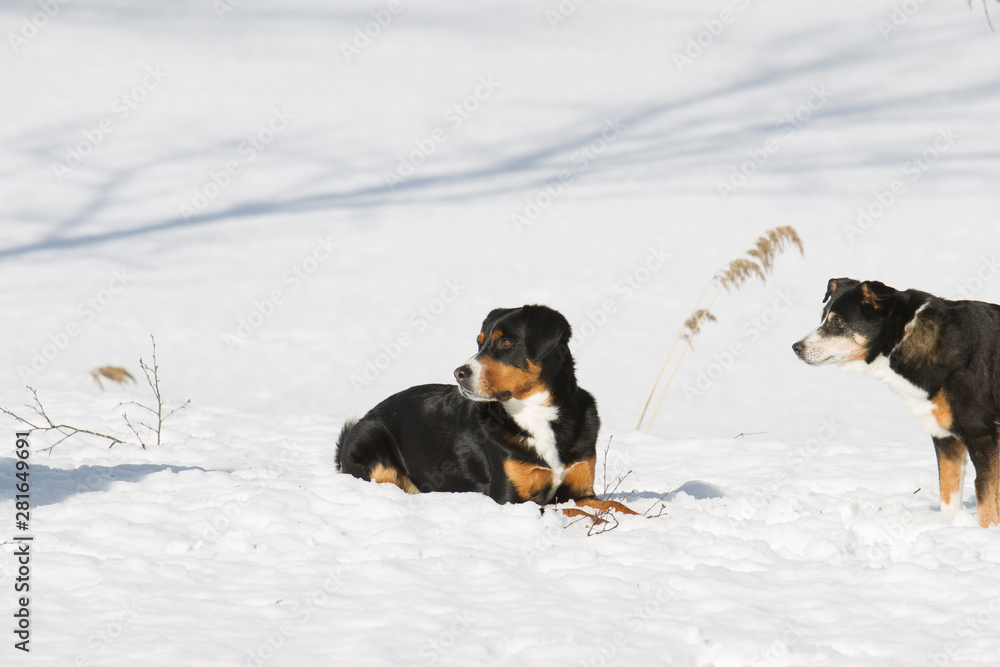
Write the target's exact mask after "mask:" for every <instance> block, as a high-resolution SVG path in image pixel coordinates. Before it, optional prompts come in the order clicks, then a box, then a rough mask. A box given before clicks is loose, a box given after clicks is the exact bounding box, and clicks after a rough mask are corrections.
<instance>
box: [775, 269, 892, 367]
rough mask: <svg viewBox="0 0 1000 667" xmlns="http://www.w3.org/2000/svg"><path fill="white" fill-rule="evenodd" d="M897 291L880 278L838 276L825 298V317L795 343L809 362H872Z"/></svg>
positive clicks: (820, 363)
mask: <svg viewBox="0 0 1000 667" xmlns="http://www.w3.org/2000/svg"><path fill="white" fill-rule="evenodd" d="M896 294H897V292H896V290H894V289H893V288H891V287H888V286H887V285H883V284H882V283H880V282H876V281H864V282H861V281H858V280H853V279H851V278H836V279H833V280H831V281H830V283H829V285H828V286H827V290H826V296H825V297H824V298H823V303H825V304H826V305H825V306H824V307H823V320H822V322H821V323H820V325H819V327H818V328H817V329H816V330H815V331H813V332H812V333H810V334H809V335H808V336H806V337H805V338H803V339H802V340H800V341H799V342H797V343H795V344H794V345H792V349H793V350H794V351H795V354H797V355H799V358H800V359H802V361H804V362H806V363H807V364H811V365H813V366H825V365H827V364H839V365H844V364H847V363H850V362H852V361H863V362H866V363H871V362H872V361H873V360H874V359H875V357H877V356H878V352H877V350H876V348H875V346H874V344H873V343H874V342H875V340H876V339H877V338H879V335H880V334H881V333H882V332H883V331H884V330H885V327H886V323H887V322H888V321H889V316H890V313H891V305H892V301H893V299H894V298H895V297H896Z"/></svg>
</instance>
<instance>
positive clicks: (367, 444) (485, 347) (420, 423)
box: [336, 306, 600, 504]
mask: <svg viewBox="0 0 1000 667" xmlns="http://www.w3.org/2000/svg"><path fill="white" fill-rule="evenodd" d="M501 332H502V336H501V335H500V333H501ZM494 334H496V336H495V335H494ZM571 334H572V332H571V329H570V325H569V323H568V322H567V321H566V319H565V318H564V317H563V316H562V315H560V314H559V313H558V312H556V311H554V310H552V309H550V308H547V307H544V306H524V307H523V308H512V309H498V310H494V311H493V312H491V313H490V314H489V315H488V316H487V318H486V320H485V321H484V322H483V326H482V331H481V336H482V342H481V343H480V345H479V350H478V353H477V354H476V355H475V357H474V358H473V359H474V360H476V363H479V362H484V363H485V362H487V361H489V362H490V363H492V364H497V365H502V366H504V367H508V368H513V369H518V370H519V371H522V372H523V373H529V372H530V371H531V368H532V367H534V368H536V369H540V370H539V372H538V373H537V378H538V382H539V386H540V387H543V388H544V390H547V391H548V392H549V394H550V395H551V405H552V406H553V407H555V408H556V409H557V410H558V417H557V418H556V419H555V420H554V421H552V422H551V427H552V430H553V432H554V434H555V441H556V448H557V450H558V456H559V460H560V462H561V464H562V466H564V467H565V468H569V467H570V466H572V465H573V464H575V463H579V462H581V461H588V460H591V461H592V460H593V459H594V458H595V456H596V442H597V433H598V430H599V428H600V421H599V418H598V414H597V405H596V402H595V401H594V398H593V397H592V396H591V395H590V394H589V393H588V392H586V391H584V390H583V389H580V388H579V387H578V386H577V384H576V376H575V373H574V365H573V357H572V355H571V354H570V350H569V346H568V342H569V339H570V336H571ZM529 362H532V363H530V364H529ZM455 373H456V377H457V378H458V380H459V382H460V385H462V386H464V387H465V388H464V390H461V391H460V388H459V386H455V385H440V384H432V385H421V386H416V387H411V388H409V389H406V390H404V391H402V392H400V393H398V394H394V395H393V396H390V397H389V398H387V399H385V400H384V401H382V402H381V403H379V404H378V405H376V406H375V407H374V408H373V409H372V410H371V411H370V412H368V414H366V415H365V416H364V417H363V418H362V419H361V420H359V421H358V422H357V423H355V424H348V425H347V426H345V427H344V429H343V431H342V433H341V434H340V438H339V439H338V447H337V454H336V463H337V466H338V469H339V470H341V471H342V472H344V473H348V474H351V475H354V476H355V477H359V478H361V479H371V478H372V473H373V470H375V469H376V467H377V466H383V467H385V468H390V469H392V470H393V471H396V472H398V473H400V474H401V475H403V476H405V478H406V479H407V480H409V482H411V483H412V486H411V488H410V489H409V490H411V491H413V490H414V488H413V487H415V490H418V491H420V492H432V491H448V492H477V493H482V494H485V495H488V496H489V497H491V498H493V499H494V500H496V501H497V502H500V503H510V502H524V501H526V500H531V501H535V502H539V503H542V504H544V503H548V502H563V501H566V500H570V499H572V500H580V499H587V498H593V497H594V494H593V478H592V476H591V478H590V481H589V484H586V485H583V486H581V485H580V484H576V485H568V484H566V483H562V484H560V485H559V486H558V488H555V489H553V488H551V487H552V486H554V485H550V486H548V487H545V488H540V489H537V490H535V492H534V493H532V494H530V495H528V496H527V497H525V496H524V495H523V493H522V492H519V491H518V488H517V487H516V485H515V484H514V481H512V480H511V479H510V478H509V476H508V474H507V471H506V467H505V463H507V462H510V461H514V462H518V463H523V464H530V465H532V466H538V467H542V468H546V469H550V468H549V464H548V463H547V462H546V461H545V460H544V459H543V458H542V456H541V455H540V454H539V452H538V451H536V450H535V449H534V448H533V447H532V446H531V444H530V443H531V442H532V440H531V439H532V437H534V436H536V435H538V434H532V433H529V432H527V431H526V430H525V429H524V428H522V427H521V426H520V425H519V424H518V423H517V422H516V421H515V419H514V418H513V417H512V415H511V413H510V412H509V408H510V407H511V406H512V405H514V404H513V403H511V401H515V402H517V399H516V398H514V395H515V394H516V393H517V391H518V390H519V389H518V387H515V386H511V387H505V386H496V387H492V388H491V389H493V390H495V391H494V392H493V393H492V394H489V395H476V392H477V391H478V388H476V387H471V386H468V385H469V383H470V382H471V380H472V379H473V378H472V376H471V375H469V374H470V373H472V369H471V368H470V366H469V365H464V366H462V367H460V368H459V369H457V370H456V371H455ZM518 377H521V376H520V375H519V376H518ZM532 377H533V376H532ZM463 391H464V393H463ZM467 396H473V397H474V398H476V399H477V400H471V399H470V398H468V397H467ZM401 486H404V488H405V485H401Z"/></svg>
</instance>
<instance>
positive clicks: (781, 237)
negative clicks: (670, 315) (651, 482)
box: [635, 225, 805, 433]
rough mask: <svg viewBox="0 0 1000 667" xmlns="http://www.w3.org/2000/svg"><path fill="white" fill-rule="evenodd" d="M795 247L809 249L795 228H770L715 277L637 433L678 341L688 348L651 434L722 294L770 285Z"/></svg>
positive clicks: (801, 250) (687, 323)
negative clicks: (779, 262)
mask: <svg viewBox="0 0 1000 667" xmlns="http://www.w3.org/2000/svg"><path fill="white" fill-rule="evenodd" d="M791 246H795V247H796V248H798V250H799V253H800V254H802V255H805V247H804V246H803V245H802V239H801V238H800V237H799V234H798V232H797V231H795V228H794V227H791V226H788V225H785V226H782V227H775V228H773V229H769V230H768V231H766V232H765V233H764V234H762V235H761V236H760V238H758V239H757V241H756V242H755V243H754V245H753V247H752V248H750V249H749V250H747V251H746V252H745V253H743V255H741V256H740V257H737V258H736V259H734V260H733V261H732V262H730V263H729V264H728V265H727V266H726V267H725V268H724V269H722V270H721V271H719V272H718V273H716V274H715V276H714V277H713V278H712V281H710V282H709V285H708V287H706V288H705V290H704V291H703V292H702V295H701V296H700V297H698V301H697V302H696V303H695V307H694V310H693V311H691V315H690V317H688V318H687V320H685V322H684V326H682V327H681V330H680V331H679V332H678V333H677V336H676V337H675V338H674V342H673V343H672V344H671V346H670V351H669V352H668V353H667V357H666V359H664V360H663V365H662V366H661V367H660V372H659V373H658V374H657V376H656V381H655V382H654V383H653V387H652V389H650V390H649V396H647V397H646V403H645V404H644V405H643V406H642V412H641V413H640V414H639V419H638V421H636V425H635V428H636V430H638V429H639V428H640V427H641V426H642V421H643V419H644V418H645V417H646V411H647V410H648V408H649V404H650V402H651V401H652V399H653V394H655V393H656V388H657V386H659V384H660V378H662V377H663V372H664V371H665V370H666V368H667V364H668V362H669V361H670V358H671V357H672V356H673V353H674V350H675V349H676V347H677V344H678V342H679V341H681V340H684V349H683V350H681V354H680V357H678V359H677V362H676V363H675V364H674V368H673V371H672V372H671V373H670V377H668V378H667V383H666V384H665V385H664V387H663V390H662V391H661V392H660V398H659V400H658V401H657V403H656V408H655V409H654V410H653V414H652V416H650V418H649V423H648V424H647V425H646V432H647V433H648V432H649V430H650V429H651V428H652V427H653V421H654V420H655V419H656V415H657V413H658V412H659V411H660V406H661V405H662V404H663V398H664V397H665V396H666V395H667V389H669V388H670V384H671V383H672V382H673V380H674V376H675V375H677V370H678V369H679V368H680V365H681V362H682V361H684V355H686V354H687V351H688V350H689V349H691V345H692V343H693V341H694V337H695V336H696V335H697V334H698V333H699V332H700V331H701V327H702V324H704V322H705V320H706V319H708V320H710V321H713V322H714V321H715V316H714V315H713V314H712V311H711V308H712V306H714V305H715V301H716V300H717V299H718V298H719V295H720V294H722V292H723V290H725V291H727V292H731V291H733V290H734V289H739V288H741V287H743V286H744V285H745V284H746V283H747V282H748V281H749V280H750V279H751V278H759V279H760V281H761V282H762V283H767V276H768V274H769V273H771V271H772V270H773V269H774V262H775V260H776V259H777V258H778V257H779V256H780V255H781V254H783V253H784V252H785V250H787V249H788V248H789V247H791ZM713 282H714V283H715V284H716V290H715V294H714V295H713V296H712V298H711V300H710V301H709V302H708V305H707V306H706V307H704V308H699V307H698V306H699V305H700V304H701V300H702V299H703V298H704V295H705V294H707V293H708V290H709V288H710V287H711V285H712V283H713Z"/></svg>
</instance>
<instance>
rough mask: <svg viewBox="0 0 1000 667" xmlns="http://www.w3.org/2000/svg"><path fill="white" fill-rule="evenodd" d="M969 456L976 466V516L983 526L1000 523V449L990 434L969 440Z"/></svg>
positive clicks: (987, 526)
mask: <svg viewBox="0 0 1000 667" xmlns="http://www.w3.org/2000/svg"><path fill="white" fill-rule="evenodd" d="M968 447H969V457H970V458H971V459H972V465H973V466H974V467H975V468H976V516H977V517H978V518H979V525H980V526H982V527H983V528H989V527H990V526H996V525H1000V449H998V448H997V439H996V437H995V436H994V435H988V436H984V437H981V438H976V439H975V440H970V441H969V442H968Z"/></svg>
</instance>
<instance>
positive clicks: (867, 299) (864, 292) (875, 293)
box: [861, 280, 896, 310]
mask: <svg viewBox="0 0 1000 667" xmlns="http://www.w3.org/2000/svg"><path fill="white" fill-rule="evenodd" d="M895 295H896V290H894V289H893V288H891V287H889V286H888V285H885V284H883V283H880V282H878V281H877V280H866V281H865V282H863V283H861V305H862V306H868V307H869V308H872V309H873V310H882V308H884V307H885V305H886V303H887V302H888V301H889V300H890V299H892V297H894V296H895Z"/></svg>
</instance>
